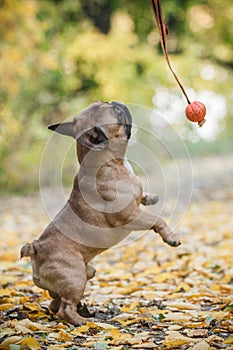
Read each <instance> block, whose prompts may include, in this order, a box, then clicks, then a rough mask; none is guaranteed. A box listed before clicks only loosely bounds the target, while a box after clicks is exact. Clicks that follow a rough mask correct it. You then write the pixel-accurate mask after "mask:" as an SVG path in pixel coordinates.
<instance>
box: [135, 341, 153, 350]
mask: <svg viewBox="0 0 233 350" xmlns="http://www.w3.org/2000/svg"><path fill="white" fill-rule="evenodd" d="M132 348H133V349H140V350H141V349H142V348H143V349H157V347H156V344H155V343H153V342H145V343H142V344H135V345H132Z"/></svg>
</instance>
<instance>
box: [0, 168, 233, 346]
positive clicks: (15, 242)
mask: <svg viewBox="0 0 233 350" xmlns="http://www.w3.org/2000/svg"><path fill="white" fill-rule="evenodd" d="M197 169H199V173H198V171H197V173H196V175H198V176H197V178H196V180H195V181H197V182H196V184H195V187H194V198H193V201H192V203H191V205H190V208H189V210H188V212H187V214H186V217H185V219H184V221H183V222H182V224H181V226H180V229H179V231H180V234H181V240H182V245H181V246H180V247H178V248H170V247H169V246H167V245H165V244H164V243H163V242H161V239H160V237H157V236H156V235H155V234H153V233H147V234H145V235H143V237H141V238H140V239H139V240H137V241H135V242H133V243H131V244H130V245H126V246H122V247H119V248H113V249H111V250H109V251H107V252H105V253H103V254H102V255H100V256H98V257H97V258H96V259H95V260H94V263H93V265H94V266H95V267H96V269H97V274H96V277H95V278H94V279H93V280H92V281H90V282H89V283H88V286H87V289H86V292H85V298H84V302H85V303H86V304H87V305H88V307H89V309H90V311H95V313H96V318H95V321H94V322H89V321H88V320H87V324H86V325H84V326H80V327H74V326H72V325H70V324H67V323H64V322H61V320H60V319H59V318H58V317H56V316H55V315H53V314H51V313H50V312H49V310H48V300H49V297H48V294H47V293H46V292H44V291H42V290H40V289H39V288H37V287H35V286H34V284H33V282H32V280H31V269H30V264H29V261H28V260H27V259H24V260H22V261H19V250H20V247H21V245H22V244H23V243H25V242H26V241H30V240H32V239H33V238H34V237H36V236H37V235H38V234H39V233H40V231H41V230H42V229H43V228H44V227H45V225H46V224H47V221H48V219H47V217H46V214H45V213H44V211H43V208H42V206H41V202H40V197H39V196H37V195H35V196H30V197H26V198H21V197H18V198H17V197H14V198H8V199H6V198H3V199H1V217H0V220H1V226H2V227H1V242H0V256H1V263H0V274H1V289H0V297H1V305H0V322H1V324H0V327H1V335H0V337H1V338H0V348H1V349H32V350H36V349H50V350H52V349H54V350H55V349H66V348H67V349H98V350H102V349H161V350H162V349H189V350H207V349H233V253H232V252H233V216H232V213H233V201H232V198H233V191H232V187H230V183H232V172H231V171H228V176H227V175H226V169H225V172H224V174H223V175H222V181H221V182H220V178H219V177H216V181H215V182H213V179H212V178H211V179H210V181H208V176H209V177H211V174H210V173H206V172H204V173H203V174H200V172H201V170H200V168H198V167H197ZM228 170H229V169H228ZM229 176H230V177H229ZM199 180H200V181H199Z"/></svg>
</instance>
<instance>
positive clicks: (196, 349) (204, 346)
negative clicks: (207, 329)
mask: <svg viewBox="0 0 233 350" xmlns="http://www.w3.org/2000/svg"><path fill="white" fill-rule="evenodd" d="M208 349H210V346H209V344H208V343H206V341H205V340H202V341H201V342H200V343H197V344H195V345H194V346H193V347H191V348H189V350H208Z"/></svg>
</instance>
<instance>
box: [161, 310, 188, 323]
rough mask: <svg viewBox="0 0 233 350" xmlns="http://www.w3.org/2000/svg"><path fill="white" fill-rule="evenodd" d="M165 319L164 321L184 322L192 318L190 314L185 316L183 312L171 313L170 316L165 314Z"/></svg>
mask: <svg viewBox="0 0 233 350" xmlns="http://www.w3.org/2000/svg"><path fill="white" fill-rule="evenodd" d="M164 316H165V318H164V321H168V320H169V321H176V322H178V323H179V322H184V321H189V320H190V319H191V318H192V316H191V315H189V314H187V313H186V314H184V313H182V312H171V313H168V314H164Z"/></svg>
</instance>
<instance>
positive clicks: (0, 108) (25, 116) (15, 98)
mask: <svg viewBox="0 0 233 350" xmlns="http://www.w3.org/2000/svg"><path fill="white" fill-rule="evenodd" d="M162 6H163V10H164V15H165V18H166V23H167V24H168V26H169V41H168V48H169V51H170V53H171V54H174V55H175V56H174V58H173V57H172V61H173V62H174V63H175V66H176V70H177V71H178V73H179V75H180V76H181V77H183V82H184V84H185V85H187V86H192V87H193V88H195V89H196V90H200V89H207V90H212V91H215V92H216V93H221V94H222V95H223V96H224V97H225V98H226V100H227V101H228V106H229V107H228V113H227V115H226V118H225V123H226V125H227V127H226V129H225V131H223V132H222V137H226V136H227V137H229V138H231V136H232V135H231V133H230V131H229V130H231V129H232V118H231V116H232V114H231V110H232V96H231V92H230V91H231V90H232V83H233V81H232V80H233V78H232V72H231V70H230V69H231V68H232V65H233V52H232V42H233V34H232V30H231V23H232V19H233V14H232V13H233V8H232V3H231V1H230V0H224V1H220V0H213V1H208V0H207V1H199V2H198V3H197V2H196V1H193V0H189V1H181V0H176V1H172V0H167V1H162ZM0 23H1V24H0V39H1V41H0V51H1V56H0V75H1V82H0V121H1V123H0V189H1V191H5V190H11V191H12V190H17V191H28V190H31V189H32V188H33V186H34V187H36V186H37V174H38V173H37V171H38V164H39V162H40V157H41V152H42V149H43V145H44V144H45V142H46V140H47V137H48V135H49V133H48V132H47V131H46V125H48V124H49V123H52V122H56V121H59V120H63V119H65V118H67V117H68V116H69V115H71V114H73V113H75V112H77V111H78V110H80V109H82V108H83V107H85V106H86V105H87V104H88V103H91V102H92V101H93V100H96V99H103V100H121V101H124V102H126V103H127V102H130V103H137V104H142V105H145V106H148V107H152V105H153V104H152V97H153V95H154V93H155V91H156V90H157V89H158V88H160V87H165V88H169V89H170V88H172V87H174V86H176V84H175V82H174V80H172V79H171V77H170V75H169V73H168V70H167V68H166V64H165V62H164V58H163V56H162V55H161V49H160V44H159V35H158V30H157V28H156V25H155V21H154V18H153V14H152V11H151V8H150V1H149V0H148V1H147V2H145V1H143V0H137V1H132V0H127V1H126V0H123V1H121V2H118V1H116V0H111V1H106V0H99V1H94V0H88V1H87V0H76V1H74V0H49V1H39V0H37V1H36V0H34V1H33V0H31V1H28V0H3V1H1V2H0ZM206 66H208V67H209V66H212V67H213V66H214V70H215V78H216V79H215V78H213V79H209V80H208V79H205V78H203V77H201V73H200V72H201V71H202V69H203V67H206ZM28 174H30V176H28Z"/></svg>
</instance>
